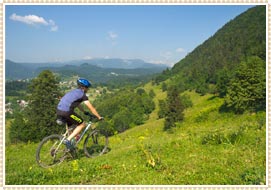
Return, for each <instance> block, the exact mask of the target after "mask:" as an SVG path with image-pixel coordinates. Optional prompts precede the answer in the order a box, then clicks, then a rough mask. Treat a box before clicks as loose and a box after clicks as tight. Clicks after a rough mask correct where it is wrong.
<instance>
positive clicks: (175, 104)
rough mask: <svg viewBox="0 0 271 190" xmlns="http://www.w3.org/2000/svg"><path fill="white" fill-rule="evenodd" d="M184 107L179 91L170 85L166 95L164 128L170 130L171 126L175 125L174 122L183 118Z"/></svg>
mask: <svg viewBox="0 0 271 190" xmlns="http://www.w3.org/2000/svg"><path fill="white" fill-rule="evenodd" d="M184 109H185V106H184V105H183V103H182V101H181V98H180V96H179V91H178V90H177V88H176V87H172V88H171V89H170V90H169V91H168V95H167V109H166V117H165V124H164V130H170V129H171V128H172V127H176V122H178V121H182V120H183V119H184V113H183V112H184Z"/></svg>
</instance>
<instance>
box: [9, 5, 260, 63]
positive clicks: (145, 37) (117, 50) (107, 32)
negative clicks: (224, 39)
mask: <svg viewBox="0 0 271 190" xmlns="http://www.w3.org/2000/svg"><path fill="white" fill-rule="evenodd" d="M252 6H255V5H245V4H244V5H145V6H144V5H129V6H128V5H99V6H98V5H6V6H5V56H6V57H5V58H6V59H10V60H12V61H15V62H52V61H70V60H78V59H90V58H123V59H142V60H144V61H146V62H152V63H165V64H168V65H173V64H174V63H176V62H177V61H179V60H181V59H182V58H184V57H185V55H187V53H189V52H191V51H193V49H194V48H196V47H197V46H198V45H200V44H201V43H203V42H204V41H205V40H207V39H208V38H209V37H211V36H212V35H213V34H214V33H215V32H216V31H217V30H218V29H220V28H221V27H222V26H223V25H225V24H226V23H227V22H229V21H230V20H231V19H234V18H235V17H236V16H237V15H239V14H241V13H242V12H244V11H246V10H247V9H249V8H250V7H252Z"/></svg>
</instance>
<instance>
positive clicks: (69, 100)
mask: <svg viewBox="0 0 271 190" xmlns="http://www.w3.org/2000/svg"><path fill="white" fill-rule="evenodd" d="M86 100H88V97H87V96H86V94H85V92H84V91H83V90H82V89H80V88H78V89H75V90H72V91H70V92H68V93H67V94H65V95H64V96H63V97H62V98H61V100H60V102H59V104H58V106H57V109H58V110H60V111H65V112H70V111H73V110H74V108H76V107H77V106H78V105H79V104H80V103H81V102H83V101H86Z"/></svg>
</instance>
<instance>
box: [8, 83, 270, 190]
mask: <svg viewBox="0 0 271 190" xmlns="http://www.w3.org/2000/svg"><path fill="white" fill-rule="evenodd" d="M144 89H145V90H146V91H149V90H150V89H153V90H154V92H155V94H156V96H155V103H156V109H155V110H154V111H153V113H152V114H151V115H150V117H149V120H148V121H147V122H145V124H143V125H140V126H136V127H134V128H132V129H129V130H127V131H126V132H123V133H121V134H116V135H114V136H112V137H110V139H109V140H110V141H109V143H110V152H108V153H107V154H105V155H102V156H100V157H97V158H87V157H85V155H84V154H83V152H81V151H80V152H79V156H78V159H75V160H66V161H64V163H62V164H61V165H57V166H55V167H52V168H49V169H43V168H40V167H39V166H38V165H37V164H36V161H35V151H36V148H37V146H38V144H37V143H32V142H29V143H26V144H24V143H21V144H6V147H5V183H6V185H264V184H266V125H265V123H266V119H265V118H266V116H265V112H259V113H244V114H242V115H235V114H233V113H227V112H221V111H220V107H221V105H222V104H223V99H221V98H218V97H215V96H213V95H210V94H207V95H204V96H200V95H199V94H197V93H195V92H194V91H186V92H184V93H185V94H187V95H189V96H190V98H191V100H192V102H193V107H191V108H188V109H187V110H186V111H185V119H184V121H183V122H182V123H179V124H178V127H177V128H175V129H173V131H171V132H165V131H164V130H163V123H164V119H157V118H158V117H157V113H158V100H159V99H164V98H165V97H166V93H165V92H162V91H161V90H160V89H161V88H160V86H152V85H151V84H150V83H149V84H147V85H145V87H144ZM8 122H9V121H8ZM8 127H9V123H6V132H7V131H8ZM6 137H7V136H6ZM6 141H7V142H8V139H6ZM81 145H82V143H81ZM79 148H80V149H82V146H80V147H79Z"/></svg>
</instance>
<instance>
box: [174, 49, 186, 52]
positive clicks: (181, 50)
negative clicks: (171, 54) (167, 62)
mask: <svg viewBox="0 0 271 190" xmlns="http://www.w3.org/2000/svg"><path fill="white" fill-rule="evenodd" d="M176 52H178V53H184V52H185V50H184V49H183V48H177V49H176Z"/></svg>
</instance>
